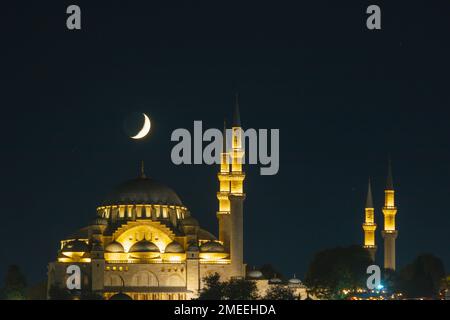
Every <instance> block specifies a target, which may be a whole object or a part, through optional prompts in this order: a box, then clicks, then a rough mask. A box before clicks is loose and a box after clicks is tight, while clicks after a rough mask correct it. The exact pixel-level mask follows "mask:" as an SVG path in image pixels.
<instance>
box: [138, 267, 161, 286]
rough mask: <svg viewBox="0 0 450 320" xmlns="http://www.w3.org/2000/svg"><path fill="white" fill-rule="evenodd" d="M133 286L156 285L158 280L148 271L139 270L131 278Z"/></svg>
mask: <svg viewBox="0 0 450 320" xmlns="http://www.w3.org/2000/svg"><path fill="white" fill-rule="evenodd" d="M131 286H133V287H158V286H159V281H158V278H157V277H156V275H155V274H154V273H153V272H150V271H139V272H138V273H136V274H135V275H133V277H132V278H131Z"/></svg>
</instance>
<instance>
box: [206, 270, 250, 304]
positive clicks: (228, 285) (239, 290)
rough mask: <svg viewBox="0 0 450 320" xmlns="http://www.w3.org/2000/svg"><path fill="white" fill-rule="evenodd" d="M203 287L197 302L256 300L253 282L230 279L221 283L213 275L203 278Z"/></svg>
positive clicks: (217, 277)
mask: <svg viewBox="0 0 450 320" xmlns="http://www.w3.org/2000/svg"><path fill="white" fill-rule="evenodd" d="M203 282H204V286H203V288H202V289H201V290H200V294H199V297H198V299H199V300H254V299H257V298H258V294H257V287H256V283H255V282H254V281H248V280H245V279H230V280H229V281H221V280H220V275H219V274H218V273H214V274H212V275H209V276H206V277H204V278H203Z"/></svg>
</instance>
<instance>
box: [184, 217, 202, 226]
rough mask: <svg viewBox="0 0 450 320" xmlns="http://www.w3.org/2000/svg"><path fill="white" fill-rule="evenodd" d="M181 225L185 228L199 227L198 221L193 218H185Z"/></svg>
mask: <svg viewBox="0 0 450 320" xmlns="http://www.w3.org/2000/svg"><path fill="white" fill-rule="evenodd" d="M180 223H181V224H182V225H183V226H194V227H196V226H198V221H197V219H195V218H194V217H193V216H188V217H185V218H184V219H183V220H180Z"/></svg>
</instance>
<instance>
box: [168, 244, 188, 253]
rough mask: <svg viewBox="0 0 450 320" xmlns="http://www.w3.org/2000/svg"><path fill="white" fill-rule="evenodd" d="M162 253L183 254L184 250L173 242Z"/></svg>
mask: <svg viewBox="0 0 450 320" xmlns="http://www.w3.org/2000/svg"><path fill="white" fill-rule="evenodd" d="M164 252H165V253H184V249H183V246H182V245H181V244H180V243H178V242H176V241H173V242H171V243H169V244H168V245H167V247H166V249H165V250H164Z"/></svg>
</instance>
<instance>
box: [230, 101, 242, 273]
mask: <svg viewBox="0 0 450 320" xmlns="http://www.w3.org/2000/svg"><path fill="white" fill-rule="evenodd" d="M242 134H243V130H242V127H241V117H240V113H239V101H238V95H237V94H236V102H235V106H234V113H233V123H232V141H231V152H230V157H231V174H230V182H231V183H230V193H229V196H228V199H229V200H230V216H231V241H230V259H231V276H232V277H244V275H245V267H244V210H243V209H244V208H243V206H244V200H245V194H244V179H245V174H244V172H243V170H242V163H243V159H244V150H243V149H242V138H243V136H242Z"/></svg>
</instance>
